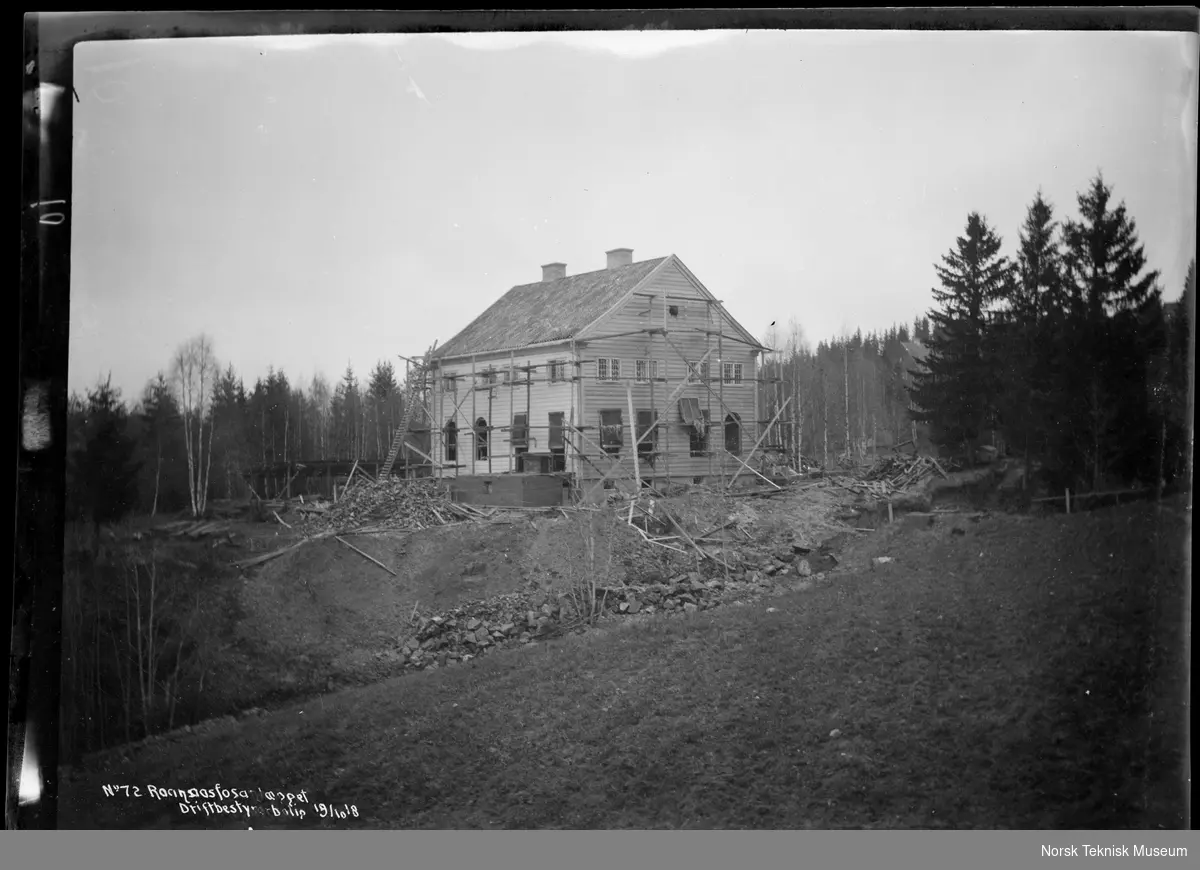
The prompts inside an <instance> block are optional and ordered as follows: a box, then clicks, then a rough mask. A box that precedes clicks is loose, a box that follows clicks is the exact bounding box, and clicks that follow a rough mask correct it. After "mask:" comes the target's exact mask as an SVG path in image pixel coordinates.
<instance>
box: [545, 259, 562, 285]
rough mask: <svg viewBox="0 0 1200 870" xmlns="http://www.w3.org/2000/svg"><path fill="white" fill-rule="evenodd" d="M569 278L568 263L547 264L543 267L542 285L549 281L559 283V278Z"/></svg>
mask: <svg viewBox="0 0 1200 870" xmlns="http://www.w3.org/2000/svg"><path fill="white" fill-rule="evenodd" d="M565 277H567V264H566V263H547V264H546V265H545V266H542V283H543V284H544V283H546V282H547V281H557V280H558V279H559V278H565Z"/></svg>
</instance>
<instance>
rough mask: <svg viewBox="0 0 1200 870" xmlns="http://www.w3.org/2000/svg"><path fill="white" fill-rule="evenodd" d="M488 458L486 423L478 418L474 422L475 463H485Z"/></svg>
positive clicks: (481, 418)
mask: <svg viewBox="0 0 1200 870" xmlns="http://www.w3.org/2000/svg"><path fill="white" fill-rule="evenodd" d="M487 458H488V423H487V420H485V419H483V417H480V418H479V419H478V420H476V421H475V461H476V462H486V461H487Z"/></svg>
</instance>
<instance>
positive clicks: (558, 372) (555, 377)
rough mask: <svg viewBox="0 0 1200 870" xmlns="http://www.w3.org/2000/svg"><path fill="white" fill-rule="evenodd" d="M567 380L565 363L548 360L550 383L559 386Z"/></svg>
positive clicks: (558, 360) (559, 360)
mask: <svg viewBox="0 0 1200 870" xmlns="http://www.w3.org/2000/svg"><path fill="white" fill-rule="evenodd" d="M566 379H567V362H566V360H561V359H552V360H550V383H552V384H559V383H562V382H563V381H565V380H566Z"/></svg>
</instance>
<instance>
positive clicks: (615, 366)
mask: <svg viewBox="0 0 1200 870" xmlns="http://www.w3.org/2000/svg"><path fill="white" fill-rule="evenodd" d="M620 379H621V361H620V360H619V359H615V358H613V357H603V356H602V357H600V359H598V360H596V380H598V381H619V380H620Z"/></svg>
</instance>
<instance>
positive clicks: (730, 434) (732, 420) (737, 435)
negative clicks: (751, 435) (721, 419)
mask: <svg viewBox="0 0 1200 870" xmlns="http://www.w3.org/2000/svg"><path fill="white" fill-rule="evenodd" d="M725 449H726V450H728V451H729V452H730V453H732V454H733V455H734V456H740V455H741V453H742V418H741V417H739V416H738V415H737V414H730V415H728V416H727V417H726V418H725Z"/></svg>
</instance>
